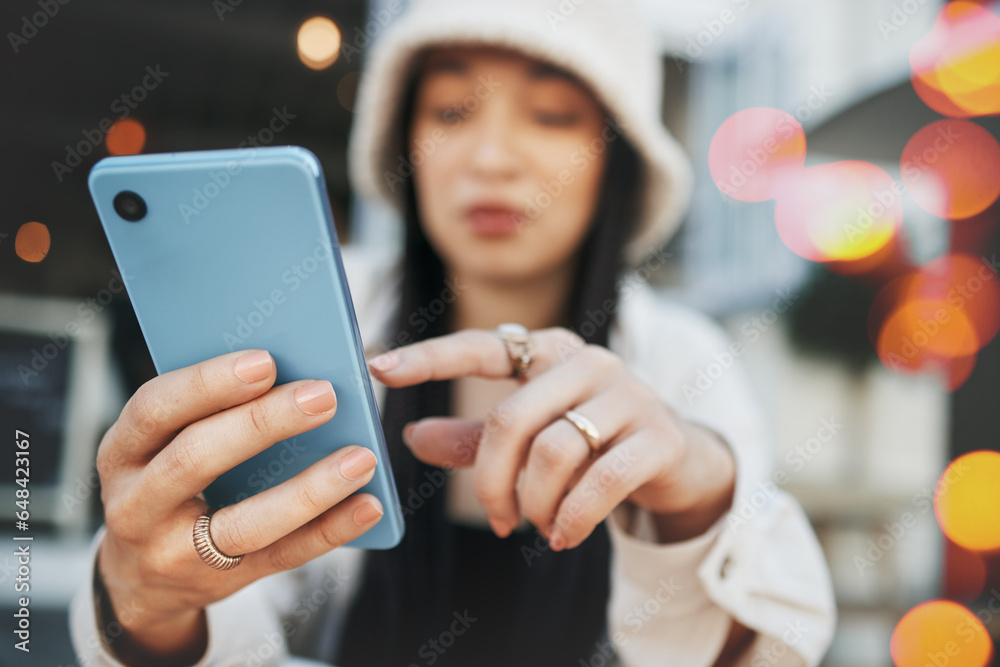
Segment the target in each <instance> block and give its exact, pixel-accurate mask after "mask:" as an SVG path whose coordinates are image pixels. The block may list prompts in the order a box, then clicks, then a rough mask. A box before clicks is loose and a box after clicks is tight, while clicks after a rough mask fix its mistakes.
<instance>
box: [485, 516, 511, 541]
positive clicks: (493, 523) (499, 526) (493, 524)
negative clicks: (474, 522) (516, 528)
mask: <svg viewBox="0 0 1000 667" xmlns="http://www.w3.org/2000/svg"><path fill="white" fill-rule="evenodd" d="M490 528H492V529H493V532H494V533H496V536H497V537H501V538H503V537H507V536H508V535H510V530H511V529H510V527H509V526H508V525H507V522H506V521H501V520H500V519H490Z"/></svg>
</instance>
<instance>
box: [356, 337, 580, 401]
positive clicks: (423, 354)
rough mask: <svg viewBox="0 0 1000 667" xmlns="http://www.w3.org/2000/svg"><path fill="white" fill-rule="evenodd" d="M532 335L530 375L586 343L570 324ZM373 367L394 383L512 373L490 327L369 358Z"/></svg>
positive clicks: (384, 379)
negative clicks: (568, 327)
mask: <svg viewBox="0 0 1000 667" xmlns="http://www.w3.org/2000/svg"><path fill="white" fill-rule="evenodd" d="M531 335H532V338H534V341H535V354H534V357H533V360H532V363H531V365H530V366H529V367H528V371H527V374H526V375H527V377H528V378H529V379H530V378H531V377H534V376H537V375H538V374H540V373H543V372H544V371H545V370H547V369H549V368H551V367H552V366H553V365H555V364H557V363H558V362H559V361H561V359H562V358H563V357H564V356H565V355H566V352H567V351H575V350H577V349H579V348H580V347H582V345H583V343H582V341H581V339H580V337H579V336H577V335H576V334H574V333H573V332H571V331H569V330H568V329H562V328H550V329H541V330H539V331H535V332H532V334H531ZM368 368H369V369H370V370H371V372H372V374H373V375H375V377H376V378H377V379H378V380H379V381H380V382H382V383H383V384H385V385H387V386H389V387H408V386H410V385H414V384H420V383H422V382H429V381H431V380H451V379H454V378H459V377H467V376H479V377H484V378H491V379H506V378H510V377H512V375H513V366H512V364H511V360H510V357H509V356H507V348H506V346H505V345H504V343H503V341H502V340H501V339H500V336H498V335H497V334H496V333H495V332H493V331H487V330H485V329H463V330H462V331H458V332H455V333H451V334H447V335H445V336H439V337H437V338H430V339H428V340H423V341H419V342H417V343H413V344H411V345H406V346H403V347H399V348H396V349H394V350H391V351H389V352H386V353H385V354H382V355H379V356H378V357H375V358H374V359H371V360H369V362H368Z"/></svg>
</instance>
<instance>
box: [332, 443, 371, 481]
mask: <svg viewBox="0 0 1000 667" xmlns="http://www.w3.org/2000/svg"><path fill="white" fill-rule="evenodd" d="M374 467H375V455H374V454H372V453H371V451H369V450H367V449H365V448H364V447H361V448H360V449H355V450H354V451H353V452H351V453H350V454H348V455H347V456H345V457H344V458H342V459H340V474H341V475H343V476H344V477H345V478H347V479H349V480H352V481H353V480H355V479H359V478H360V477H362V476H364V475H365V474H366V473H367V472H368V471H369V470H371V469H372V468H374Z"/></svg>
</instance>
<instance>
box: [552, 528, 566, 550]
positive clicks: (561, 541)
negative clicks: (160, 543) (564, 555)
mask: <svg viewBox="0 0 1000 667" xmlns="http://www.w3.org/2000/svg"><path fill="white" fill-rule="evenodd" d="M549 546H550V547H552V550H553V551H562V550H563V549H565V548H566V538H565V537H563V536H562V534H561V533H560V532H559V531H558V530H554V531H552V537H550V538H549Z"/></svg>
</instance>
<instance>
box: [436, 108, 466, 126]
mask: <svg viewBox="0 0 1000 667" xmlns="http://www.w3.org/2000/svg"><path fill="white" fill-rule="evenodd" d="M435 115H436V116H437V118H438V120H440V121H441V122H443V123H448V124H449V125H454V124H455V123H458V122H460V121H461V120H462V119H463V118H464V117H465V115H466V113H465V109H464V108H462V107H460V106H458V107H448V108H446V109H438V110H437V111H436V112H435Z"/></svg>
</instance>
